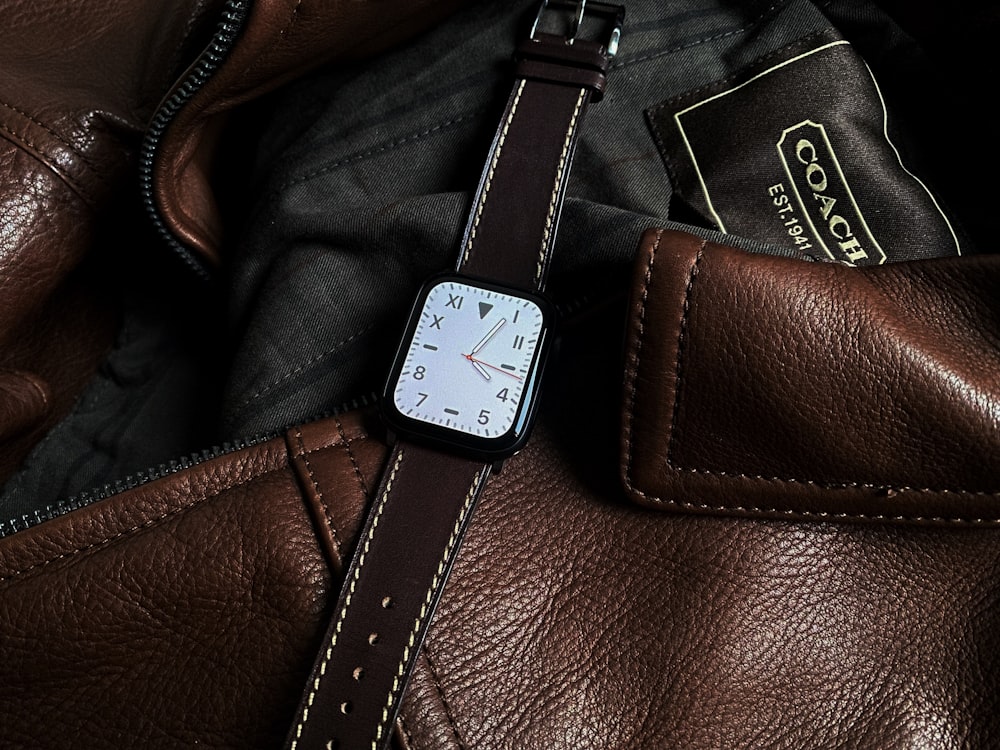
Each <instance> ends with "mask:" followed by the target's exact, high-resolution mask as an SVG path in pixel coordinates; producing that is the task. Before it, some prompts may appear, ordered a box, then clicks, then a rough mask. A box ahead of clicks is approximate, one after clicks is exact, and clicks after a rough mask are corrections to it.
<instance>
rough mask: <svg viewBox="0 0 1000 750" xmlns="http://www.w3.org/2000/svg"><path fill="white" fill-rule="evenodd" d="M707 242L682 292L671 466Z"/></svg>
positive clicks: (672, 424) (669, 449)
mask: <svg viewBox="0 0 1000 750" xmlns="http://www.w3.org/2000/svg"><path fill="white" fill-rule="evenodd" d="M707 244H708V241H707V240H706V241H703V242H702V243H701V247H699V248H698V254H697V255H695V258H694V263H693V264H692V265H691V271H690V273H689V275H688V282H687V287H686V288H685V290H684V305H683V307H682V310H683V313H682V315H681V329H680V333H679V334H678V336H677V362H676V365H675V367H674V408H673V411H672V413H671V415H670V437H669V438H668V439H667V465H668V466H673V465H674V461H673V453H674V442H675V439H676V436H677V418H678V415H679V414H680V410H681V407H680V404H681V383H682V380H683V376H684V354H685V349H686V348H687V343H688V327H689V321H690V320H691V296H692V294H693V291H694V282H695V280H696V279H697V278H698V271H699V270H700V269H701V260H702V258H704V257H705V246H706V245H707Z"/></svg>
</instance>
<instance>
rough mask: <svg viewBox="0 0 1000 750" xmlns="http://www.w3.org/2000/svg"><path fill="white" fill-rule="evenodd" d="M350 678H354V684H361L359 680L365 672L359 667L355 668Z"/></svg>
mask: <svg viewBox="0 0 1000 750" xmlns="http://www.w3.org/2000/svg"><path fill="white" fill-rule="evenodd" d="M351 676H352V677H354V681H355V682H361V678H362V677H364V676H365V670H363V669H362V668H361V667H355V668H354V672H352V673H351Z"/></svg>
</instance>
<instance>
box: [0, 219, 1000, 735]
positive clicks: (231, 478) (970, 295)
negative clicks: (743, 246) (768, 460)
mask: <svg viewBox="0 0 1000 750" xmlns="http://www.w3.org/2000/svg"><path fill="white" fill-rule="evenodd" d="M664 240H669V242H668V245H669V247H661V250H669V251H670V252H672V253H675V254H677V255H678V256H679V257H681V258H684V257H688V258H689V257H690V254H691V252H692V250H694V252H695V254H697V249H696V248H697V247H700V243H694V244H693V247H692V241H691V240H690V239H689V238H685V237H681V236H670V237H668V236H667V235H663V237H662V238H661V245H662V244H663V241H664ZM712 252H713V253H715V252H718V253H721V254H722V255H721V256H720V257H728V253H730V252H731V251H728V250H725V249H722V248H717V249H715V250H712ZM643 260H648V258H645V259H643ZM757 260H761V259H756V258H751V259H749V260H748V262H751V263H754V262H756V261H757ZM969 260H971V259H958V260H956V261H950V262H948V263H945V264H938V263H937V262H933V263H918V264H906V265H903V266H900V267H899V268H898V269H897V271H896V275H897V276H896V278H897V281H896V283H897V285H899V284H907V285H908V286H906V287H905V288H906V289H907V291H908V293H910V294H913V295H917V292H916V290H917V289H919V285H920V283H921V278H923V277H924V275H925V274H927V273H931V272H935V273H936V272H937V271H935V270H934V269H936V268H937V267H938V266H939V265H944V266H945V267H948V268H950V272H951V273H952V274H953V275H952V279H953V283H952V284H951V285H950V286H949V287H948V293H947V294H936V295H934V296H931V295H928V294H925V295H923V297H919V295H918V296H917V297H915V298H914V299H913V300H912V304H914V305H918V304H919V305H923V309H925V310H926V315H927V316H928V317H942V319H945V320H946V319H947V318H948V315H949V314H950V313H949V311H954V310H962V311H964V314H966V315H968V314H970V313H971V311H974V310H981V311H985V310H986V309H988V308H984V307H983V306H982V305H981V304H980V302H979V301H977V299H978V295H979V292H980V291H981V290H983V289H985V288H987V286H988V284H987V282H986V281H985V280H984V278H982V277H984V276H985V275H986V272H985V270H984V268H985V265H983V264H981V263H979V262H977V261H973V262H974V263H977V264H978V267H979V270H980V273H979V274H977V275H976V276H975V277H973V278H968V279H966V280H965V281H961V282H960V281H959V280H958V279H959V278H960V274H959V275H955V274H958V270H957V269H958V268H959V267H961V266H963V265H964V264H965V263H967V262H968V261H969ZM638 267H640V268H641V267H642V261H640V263H639V264H638ZM676 270H677V271H678V272H679V274H680V277H681V280H682V283H681V284H680V287H681V289H682V292H681V298H682V304H683V289H684V286H685V283H686V282H684V279H686V278H687V275H688V272H689V271H690V269H689V267H688V265H686V264H684V263H680V264H678V265H677V269H676ZM784 272H785V276H784V280H785V283H787V284H790V285H793V286H794V285H795V283H797V281H798V280H799V279H800V278H803V277H800V274H805V278H807V277H808V276H809V274H812V273H815V272H817V271H816V270H815V269H813V267H812V266H809V265H807V264H804V263H802V264H797V265H795V266H788V267H785V268H784ZM707 278H709V277H706V279H703V280H707ZM935 288H937V287H935ZM661 289H663V287H661ZM669 297H670V295H669V294H664V304H665V305H666V306H669V304H670V299H669ZM769 314H770V315H772V316H773V315H777V312H776V311H775V310H773V309H772V310H771V311H770V313H769ZM983 314H985V312H984V313H983ZM761 315H762V316H763V315H764V313H761ZM605 317H606V316H605ZM778 317H780V316H778ZM674 318H676V316H674ZM980 323H981V324H982V326H983V328H982V330H989V325H992V324H988V323H987V321H986V320H985V319H981V320H980ZM675 324H676V320H675ZM593 335H595V334H594V331H593V329H592V328H591V327H587V328H586V329H585V335H584V336H582V337H581V343H580V344H579V347H578V348H579V349H580V350H582V351H586V352H589V355H590V357H591V361H590V362H585V363H581V362H579V361H576V360H574V361H573V363H572V365H571V370H570V371H571V372H573V373H576V379H577V380H580V381H582V382H580V383H579V384H576V383H567V387H568V388H569V390H568V391H566V392H561V393H560V392H559V391H556V392H554V393H555V395H554V396H553V397H550V399H549V400H548V403H549V404H550V408H549V409H548V410H547V412H546V419H545V420H544V421H543V423H542V424H541V425H540V426H539V428H538V429H536V430H535V433H534V436H533V438H532V440H531V442H530V443H529V445H528V447H527V448H526V449H525V450H524V451H522V452H521V453H520V454H518V455H517V456H515V457H514V458H513V459H510V460H509V461H507V462H506V464H505V466H504V469H503V471H502V472H501V473H500V474H499V475H496V476H494V477H493V478H492V479H491V481H490V482H489V484H488V485H487V488H486V490H485V491H484V493H483V496H482V498H481V501H480V505H479V508H478V510H477V513H476V516H475V518H474V519H473V521H472V524H471V526H470V529H469V531H468V534H467V537H466V540H465V544H464V546H463V548H462V552H461V554H460V556H459V559H458V561H457V563H456V565H455V568H454V570H453V573H452V576H451V578H450V580H449V583H448V586H447V588H446V590H445V592H444V596H443V598H442V601H441V603H440V605H439V607H438V610H437V613H436V615H435V619H434V623H433V625H432V628H431V631H430V633H429V635H428V638H427V640H426V642H425V648H424V649H423V652H422V654H421V657H420V660H419V662H418V664H417V669H416V672H415V674H414V677H413V681H412V682H411V686H410V690H409V692H408V693H407V697H406V699H405V701H404V708H403V714H402V719H401V721H400V723H399V727H400V732H399V737H400V741H401V742H402V743H403V745H404V746H405V747H408V748H409V749H410V750H429V749H430V748H433V749H434V750H439V749H440V748H473V747H481V748H487V747H488V748H496V747H504V748H508V747H509V748H547V749H548V748H581V747H586V748H606V747H615V748H648V747H684V748H696V749H697V748H717V747H768V748H801V747H823V748H827V747H845V746H847V747H854V748H864V749H867V748H871V749H872V750H876V749H877V750H887V749H889V750H891V749H892V748H912V747H969V748H986V747H992V746H994V745H995V744H996V741H997V738H1000V544H998V543H997V534H998V533H1000V532H998V530H996V529H994V528H989V527H986V526H971V525H966V526H958V525H947V524H939V525H921V524H914V523H907V522H872V523H865V524H859V523H850V522H840V521H833V520H790V519H788V520H777V519H770V518H748V517H744V516H739V515H728V516H727V515H715V516H708V515H704V514H700V513H683V512H682V513H663V512H658V511H656V510H653V509H650V508H645V507H642V506H640V505H637V504H635V503H632V502H630V501H629V500H628V499H627V498H626V494H625V491H624V489H623V487H622V485H621V480H620V473H619V468H620V467H619V461H618V458H617V456H616V450H615V442H616V434H615V433H616V429H615V428H614V421H615V419H616V418H617V411H618V410H617V409H616V408H614V406H613V405H612V407H611V408H605V407H606V405H600V404H597V403H595V405H594V408H592V409H590V410H588V411H587V412H586V413H582V412H580V411H579V409H576V408H571V406H566V407H565V409H564V407H562V406H560V405H559V401H560V400H568V401H573V400H574V396H573V391H572V388H576V387H579V389H581V391H582V392H584V393H586V392H591V393H593V392H594V389H595V388H597V387H600V388H601V389H602V390H601V391H600V392H605V391H604V390H603V388H604V387H605V386H607V385H608V383H607V382H605V380H603V379H601V378H598V379H597V380H596V381H595V380H593V378H595V377H597V376H596V375H594V373H595V372H596V371H597V370H598V369H599V367H598V364H599V363H600V361H601V360H606V359H607V357H606V356H604V355H603V354H602V352H603V351H604V349H603V348H598V347H594V346H593V345H592V343H593ZM647 335H651V332H650V331H647ZM672 336H673V334H671V333H670V332H669V331H664V333H663V338H664V339H665V340H669V339H671V338H672ZM692 340H693V339H692ZM567 344H569V342H567ZM895 351H896V350H895V349H893V348H889V349H888V350H887V351H886V355H887V356H888V357H890V358H891V357H893V356H894V355H895ZM570 353H572V352H570ZM813 355H814V356H821V355H820V354H819V353H815V352H814V354H813ZM982 355H983V352H980V356H982ZM873 364H876V363H873ZM584 365H586V366H584ZM614 369H615V367H611V368H610V370H614ZM608 377H610V378H617V376H616V375H614V374H613V372H612V373H611V374H610V375H609V376H608ZM659 377H660V381H659V382H660V385H661V386H663V387H664V388H665V389H666V390H669V386H671V385H672V383H673V380H672V378H673V371H670V372H668V373H663V374H661V375H660V376H659ZM619 382H620V381H619ZM549 392H550V393H553V391H551V390H550V391H549ZM973 395H975V394H973ZM560 397H561V399H560ZM958 406H959V404H957V402H956V408H958ZM735 423H736V424H738V423H739V420H736V422H735ZM375 425H377V422H373V421H371V415H370V414H369V413H356V414H350V415H345V416H344V417H342V418H340V419H331V420H326V421H323V422H317V423H314V424H311V425H305V426H303V427H301V428H297V429H294V430H291V431H290V432H289V433H288V435H287V436H286V438H285V440H284V441H282V440H280V439H277V440H273V441H271V442H269V443H265V444H262V445H259V446H256V447H253V448H248V449H245V450H243V451H240V452H237V453H233V454H230V455H228V456H225V457H222V458H220V459H216V460H215V461H212V462H208V463H205V464H203V465H200V466H197V467H195V468H192V469H188V470H183V471H179V472H178V473H176V474H174V475H171V476H169V477H167V478H165V479H162V480H160V481H157V482H154V483H152V484H149V485H146V486H144V487H140V488H138V489H135V490H132V491H130V492H127V493H124V494H122V495H118V496H116V497H113V498H110V499H108V500H105V501H102V502H100V503H98V504H95V505H93V506H90V507H87V508H84V509H82V510H80V511H76V512H73V513H70V514H68V515H66V516H63V517H61V518H59V519H56V520H54V521H50V522H47V523H45V524H43V525H41V526H36V527H34V528H32V529H29V530H27V531H23V532H19V533H18V534H15V535H13V536H10V537H7V538H5V539H2V540H0V613H2V615H0V628H2V634H3V637H2V638H0V746H3V747H5V748H6V747H11V748H20V747H32V748H36V747H60V746H62V743H63V741H64V740H65V738H66V737H74V736H77V737H86V738H87V740H88V742H87V746H88V747H95V748H102V747H109V748H110V747H121V746H136V747H138V746H142V747H153V748H156V747H190V746H192V745H193V744H194V743H195V740H197V741H198V742H199V743H200V746H203V747H212V748H258V747H259V748H267V747H275V746H278V744H279V743H280V740H281V738H282V736H283V733H284V731H286V730H287V728H288V722H290V720H291V716H292V713H293V710H294V704H295V701H297V700H298V697H299V689H300V687H301V685H302V683H303V680H304V679H305V676H306V673H307V672H308V670H309V668H310V666H311V663H312V658H313V655H314V653H315V649H316V647H317V645H318V643H319V639H320V636H321V632H320V631H321V629H322V627H323V623H324V622H325V617H323V615H324V614H327V613H328V611H329V607H330V606H331V605H332V599H333V597H332V596H331V591H334V590H336V588H335V583H334V581H335V579H331V575H330V573H329V572H328V566H329V565H330V560H331V559H336V558H338V557H341V556H342V555H343V552H344V550H345V549H348V548H350V547H351V545H352V541H351V539H352V536H353V534H354V533H355V531H356V529H357V526H358V520H359V518H360V514H361V509H362V507H363V506H364V504H365V502H366V499H367V498H366V495H367V494H369V492H370V490H371V488H372V486H373V482H374V481H375V478H376V477H377V476H379V474H380V472H381V469H382V463H383V460H384V458H385V455H386V449H385V447H384V446H383V444H382V443H381V442H380V441H379V439H378V434H379V433H378V432H377V431H375V430H376V427H375ZM824 429H826V430H827V431H829V428H828V427H827V426H824V425H817V426H816V427H815V430H817V431H823V430H824ZM806 437H807V436H804V439H805V438H806ZM711 455H712V454H711V453H709V454H708V456H709V457H711ZM940 468H941V469H942V471H947V470H948V466H947V465H946V464H944V463H942V464H941V465H940ZM761 492H762V491H761ZM787 492H788V489H787V488H786V487H782V486H779V487H776V488H774V489H773V491H772V495H771V496H770V499H771V500H773V501H775V502H779V501H781V497H782V496H783V495H784V494H785V493H787ZM807 499H808V498H807Z"/></svg>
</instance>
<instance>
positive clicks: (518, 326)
mask: <svg viewBox="0 0 1000 750" xmlns="http://www.w3.org/2000/svg"><path fill="white" fill-rule="evenodd" d="M543 324H544V319H543V314H542V310H541V308H539V306H538V305H537V304H536V303H535V302H533V301H532V300H530V299H525V298H522V297H516V296H513V295H510V294H505V293H503V292H499V291H495V290H492V289H484V288H480V287H477V286H472V285H471V284H466V283H464V282H461V281H455V280H445V281H442V282H440V283H438V284H437V285H436V286H434V287H432V288H431V290H430V292H429V293H428V295H427V298H426V300H425V301H424V305H423V309H422V310H421V311H420V317H419V319H418V321H417V324H416V329H415V330H414V332H413V337H412V339H411V340H410V344H409V348H408V349H407V351H406V356H405V359H404V361H403V365H402V369H401V370H400V373H399V377H398V379H397V381H396V385H395V387H394V389H393V393H392V399H393V404H394V405H395V407H396V409H398V410H399V412H400V413H401V414H403V415H405V416H407V417H410V418H411V419H416V420H419V421H421V422H427V423H430V424H435V425H440V426H442V427H447V428H449V429H452V430H457V431H459V432H463V433H466V434H468V435H473V436H479V437H483V438H496V437H499V436H501V435H504V434H506V433H507V432H508V431H509V430H510V429H511V428H512V427H513V426H514V424H515V420H516V419H517V416H518V413H519V410H520V406H521V402H522V400H523V398H524V397H525V389H526V387H527V386H528V385H529V382H530V379H531V376H532V367H533V366H534V360H535V353H536V351H537V349H538V347H539V345H540V343H541V338H542V336H543Z"/></svg>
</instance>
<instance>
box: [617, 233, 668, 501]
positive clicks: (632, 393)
mask: <svg viewBox="0 0 1000 750" xmlns="http://www.w3.org/2000/svg"><path fill="white" fill-rule="evenodd" d="M662 239H663V230H662V229H660V230H657V232H656V240H655V241H654V242H653V247H652V248H651V249H650V253H649V262H648V263H647V264H646V273H645V275H644V276H643V281H642V293H641V295H640V303H639V320H638V323H637V326H636V327H637V328H638V329H639V330H638V336H637V338H638V341H637V342H636V347H635V366H634V367H632V368H630V371H629V381H630V382H629V404H628V409H627V410H626V416H627V422H626V425H625V477H624V479H625V486H626V487H627V488H628V489H630V490H632V491H635V489H634V487H633V485H632V455H633V454H632V435H633V430H634V427H635V402H636V399H637V394H638V390H639V383H638V381H639V365H640V363H641V362H642V350H643V347H644V345H645V342H646V335H645V334H646V303H647V301H648V300H649V287H650V283H651V282H652V279H653V264H654V263H656V255H657V252H658V251H659V249H660V241H661V240H662Z"/></svg>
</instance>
